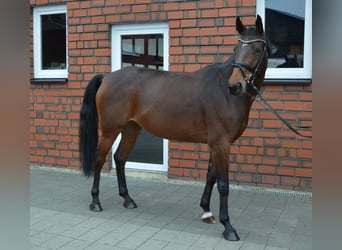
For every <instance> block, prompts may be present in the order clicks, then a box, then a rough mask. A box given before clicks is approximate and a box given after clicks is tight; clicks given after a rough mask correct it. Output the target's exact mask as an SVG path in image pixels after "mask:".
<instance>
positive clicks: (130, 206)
mask: <svg viewBox="0 0 342 250" xmlns="http://www.w3.org/2000/svg"><path fill="white" fill-rule="evenodd" d="M123 205H124V207H125V208H128V209H133V208H137V207H138V206H137V204H135V202H134V201H133V200H130V201H125V202H124V204H123Z"/></svg>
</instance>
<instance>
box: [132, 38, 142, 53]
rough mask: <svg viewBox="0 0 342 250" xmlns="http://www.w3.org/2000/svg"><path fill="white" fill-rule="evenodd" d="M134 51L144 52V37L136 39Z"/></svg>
mask: <svg viewBox="0 0 342 250" xmlns="http://www.w3.org/2000/svg"><path fill="white" fill-rule="evenodd" d="M134 52H135V53H137V54H144V39H135V40H134Z"/></svg>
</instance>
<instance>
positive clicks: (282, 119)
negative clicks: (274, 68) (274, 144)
mask: <svg viewBox="0 0 342 250" xmlns="http://www.w3.org/2000/svg"><path fill="white" fill-rule="evenodd" d="M250 84H251V85H252V87H253V89H254V90H255V91H256V93H257V95H258V96H259V98H260V100H261V101H262V102H261V103H262V104H263V105H264V107H266V109H268V110H269V111H271V112H272V113H273V114H275V115H276V116H277V117H278V119H279V120H281V121H282V122H283V123H284V124H285V125H286V126H287V127H288V128H289V129H290V130H291V131H292V132H294V133H295V134H297V135H299V136H302V137H304V138H310V139H311V138H312V136H310V135H303V134H302V133H300V132H298V131H297V130H296V129H295V128H294V127H293V126H292V125H291V124H290V123H289V122H288V121H286V120H285V119H284V118H283V117H281V116H280V115H279V113H278V112H277V111H276V110H274V109H273V108H272V107H271V105H270V104H269V103H268V102H267V101H266V100H265V98H264V97H262V95H261V93H260V91H259V90H258V88H257V87H256V86H255V85H254V83H253V82H250ZM295 127H297V128H300V129H312V127H311V126H295Z"/></svg>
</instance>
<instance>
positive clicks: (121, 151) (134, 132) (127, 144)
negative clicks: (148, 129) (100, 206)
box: [114, 121, 141, 208]
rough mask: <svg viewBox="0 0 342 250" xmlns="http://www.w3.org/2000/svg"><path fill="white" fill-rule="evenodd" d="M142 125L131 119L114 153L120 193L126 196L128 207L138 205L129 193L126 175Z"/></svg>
mask: <svg viewBox="0 0 342 250" xmlns="http://www.w3.org/2000/svg"><path fill="white" fill-rule="evenodd" d="M140 130H141V127H140V126H139V125H138V124H137V123H135V122H133V121H130V122H128V123H127V125H126V127H125V128H124V130H123V131H122V134H121V135H122V137H121V142H120V145H119V148H118V149H117V151H116V152H115V154H114V161H115V164H116V174H117V179H118V185H119V195H120V196H121V197H123V198H124V200H125V201H124V207H126V208H136V207H137V205H136V204H135V202H134V201H133V199H132V198H131V197H130V196H129V194H128V189H127V184H126V176H125V164H126V161H127V158H128V155H129V153H130V152H131V150H132V149H133V146H134V144H135V141H136V139H137V137H138V135H139V132H140Z"/></svg>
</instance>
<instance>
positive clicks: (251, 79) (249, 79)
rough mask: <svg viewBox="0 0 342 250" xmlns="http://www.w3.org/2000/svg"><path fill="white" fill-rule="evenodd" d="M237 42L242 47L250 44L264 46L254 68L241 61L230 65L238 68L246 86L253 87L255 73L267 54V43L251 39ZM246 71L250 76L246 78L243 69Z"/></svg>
mask: <svg viewBox="0 0 342 250" xmlns="http://www.w3.org/2000/svg"><path fill="white" fill-rule="evenodd" d="M239 42H241V43H242V44H243V45H242V46H245V45H249V44H251V43H262V44H263V45H264V46H263V48H262V54H261V56H260V57H259V60H258V63H257V64H256V66H255V67H254V68H253V67H251V66H249V65H248V64H246V63H244V62H242V61H236V62H234V63H232V65H233V67H237V68H239V70H240V71H241V74H242V76H243V77H244V79H245V82H246V84H250V85H252V86H253V85H254V81H255V78H256V73H257V72H258V70H259V67H260V65H261V62H262V60H263V58H264V56H265V53H267V42H266V41H265V40H263V39H253V40H243V39H239ZM244 68H245V69H247V70H248V71H249V72H251V75H249V76H247V75H246V73H245V71H244V70H243V69H244Z"/></svg>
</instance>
